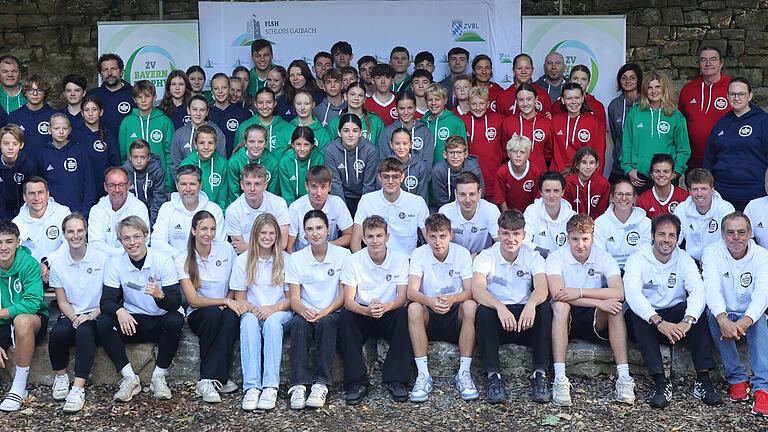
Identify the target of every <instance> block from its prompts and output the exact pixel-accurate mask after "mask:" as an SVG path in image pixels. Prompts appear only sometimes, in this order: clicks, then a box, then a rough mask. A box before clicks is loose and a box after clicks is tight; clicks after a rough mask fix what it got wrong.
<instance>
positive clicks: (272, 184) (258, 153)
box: [227, 124, 280, 204]
mask: <svg viewBox="0 0 768 432" xmlns="http://www.w3.org/2000/svg"><path fill="white" fill-rule="evenodd" d="M267 133H268V132H267V130H266V129H265V128H264V126H261V125H259V124H252V125H250V126H248V127H247V128H245V132H244V133H243V141H244V142H242V143H241V144H239V145H238V147H237V148H235V152H234V154H232V157H230V158H229V162H228V165H227V182H228V185H227V191H228V192H227V202H228V203H229V204H232V203H233V202H234V201H235V200H236V199H237V198H238V197H240V195H242V193H243V189H242V188H241V187H240V180H241V178H242V174H243V168H245V166H246V165H248V164H250V163H255V164H258V165H261V166H262V167H263V168H264V170H266V172H267V179H266V182H267V190H268V191H270V192H271V193H273V194H275V195H279V193H280V192H279V191H280V182H279V180H280V179H279V178H278V177H277V164H278V162H279V159H278V158H277V157H276V156H275V154H274V153H270V152H268V151H267V150H266V148H267Z"/></svg>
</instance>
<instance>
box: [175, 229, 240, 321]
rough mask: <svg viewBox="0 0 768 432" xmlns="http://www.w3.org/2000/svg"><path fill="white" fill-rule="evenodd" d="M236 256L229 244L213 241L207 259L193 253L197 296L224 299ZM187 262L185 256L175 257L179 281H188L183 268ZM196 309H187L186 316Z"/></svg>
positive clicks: (186, 273) (190, 307)
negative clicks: (196, 278) (197, 279)
mask: <svg viewBox="0 0 768 432" xmlns="http://www.w3.org/2000/svg"><path fill="white" fill-rule="evenodd" d="M236 257H237V254H236V253H235V249H234V248H233V247H232V245H231V244H230V243H229V242H225V241H218V240H214V242H213V243H211V253H209V254H208V257H207V258H203V257H201V256H200V254H199V253H197V251H195V261H197V269H198V275H199V279H200V286H199V287H195V289H197V295H199V296H201V297H206V298H224V297H226V296H227V292H229V277H230V275H231V274H232V267H233V266H234V265H235V258H236ZM186 261H187V254H179V255H178V256H177V257H176V260H175V264H176V274H177V275H178V276H179V279H180V280H181V279H189V273H188V272H187V271H186V270H185V268H184V266H185V264H186ZM195 309H196V308H193V307H192V306H189V307H187V315H189V314H190V313H192V311H194V310H195Z"/></svg>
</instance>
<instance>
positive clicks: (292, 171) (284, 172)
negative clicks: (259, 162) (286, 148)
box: [277, 147, 325, 205]
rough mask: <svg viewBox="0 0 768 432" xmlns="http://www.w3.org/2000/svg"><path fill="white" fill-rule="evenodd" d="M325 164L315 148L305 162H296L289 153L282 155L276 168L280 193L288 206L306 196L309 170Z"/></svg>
mask: <svg viewBox="0 0 768 432" xmlns="http://www.w3.org/2000/svg"><path fill="white" fill-rule="evenodd" d="M323 164H325V158H324V157H323V152H322V151H320V149H319V148H317V147H315V148H313V149H312V152H310V153H309V158H308V159H306V160H303V161H302V160H298V159H297V158H296V153H295V152H293V151H291V152H287V153H286V154H285V155H283V158H282V159H281V160H280V163H279V164H278V168H277V172H278V174H277V177H278V178H279V180H280V192H282V197H283V198H284V199H285V202H287V203H288V205H291V203H292V202H294V201H296V200H297V199H299V198H301V197H302V196H304V195H306V194H307V186H306V176H307V171H309V168H311V167H313V166H318V165H320V166H322V165H323Z"/></svg>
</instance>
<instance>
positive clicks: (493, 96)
mask: <svg viewBox="0 0 768 432" xmlns="http://www.w3.org/2000/svg"><path fill="white" fill-rule="evenodd" d="M473 85H474V84H473ZM503 92H504V89H503V88H501V86H500V85H498V84H496V83H495V82H492V83H491V86H490V87H488V108H490V109H491V111H493V112H496V101H497V100H498V99H499V96H501V94H502V93H503Z"/></svg>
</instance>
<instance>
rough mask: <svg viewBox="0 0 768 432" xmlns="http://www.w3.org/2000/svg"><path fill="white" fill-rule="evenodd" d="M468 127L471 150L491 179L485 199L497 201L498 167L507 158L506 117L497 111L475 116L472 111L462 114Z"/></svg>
mask: <svg viewBox="0 0 768 432" xmlns="http://www.w3.org/2000/svg"><path fill="white" fill-rule="evenodd" d="M461 120H462V121H463V122H464V127H465V128H466V129H467V141H468V144H469V152H470V153H471V154H473V155H475V156H477V157H478V158H479V159H480V172H482V173H483V178H485V179H489V180H488V181H486V185H485V199H486V200H488V201H492V202H495V199H496V182H494V181H493V178H494V177H495V176H496V168H498V166H499V165H501V164H502V163H503V162H504V161H505V160H506V155H507V152H506V149H505V148H504V143H503V142H502V141H501V124H502V122H503V121H504V118H503V117H502V116H501V115H499V114H496V113H495V112H491V111H488V112H486V113H485V115H484V116H483V117H480V118H478V117H475V116H473V115H472V114H471V113H470V114H464V115H463V116H461Z"/></svg>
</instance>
